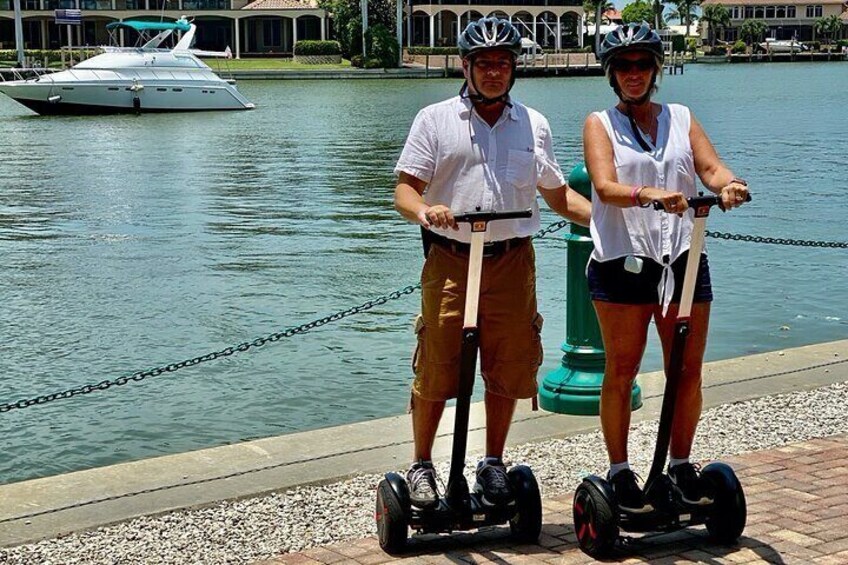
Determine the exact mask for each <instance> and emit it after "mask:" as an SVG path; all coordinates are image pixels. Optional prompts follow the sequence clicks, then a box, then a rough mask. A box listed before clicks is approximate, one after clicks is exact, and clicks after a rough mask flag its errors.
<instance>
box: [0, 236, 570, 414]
mask: <svg viewBox="0 0 848 565" xmlns="http://www.w3.org/2000/svg"><path fill="white" fill-rule="evenodd" d="M568 224H569V222H568V221H567V220H560V221H558V222H554V223H553V224H551V225H549V226H548V227H546V228H543V229H541V230H539V231H538V232H537V233H536V234H535V235H534V236H533V239H538V238H541V237H545V236H546V235H549V234H552V233H554V232H556V231H559V230H561V229H562V228H564V227H565V226H567V225H568ZM420 288H421V283H418V284H414V285H409V286H405V287H403V288H401V289H398V290H395V291H392V292H390V293H388V294H386V295H383V296H380V297H379V298H374V299H372V300H368V301H367V302H363V303H362V304H360V305H359V306H354V307H353V308H348V309H347V310H341V311H339V312H336V313H335V314H330V315H329V316H324V317H323V318H318V319H317V320H314V321H312V322H309V323H306V324H303V325H300V326H295V327H291V328H288V329H286V330H283V331H281V332H276V333H272V334H271V335H269V336H266V337H260V338H257V339H254V340H253V341H246V342H244V343H240V344H238V345H235V346H231V347H227V348H224V349H222V350H220V351H214V352H212V353H207V354H206V355H201V356H199V357H194V358H192V359H186V360H185V361H180V362H179V363H170V364H168V365H163V366H161V367H156V368H155V369H147V370H146V371H137V372H135V373H133V374H132V375H126V376H123V377H118V378H117V379H114V380H111V381H110V380H105V381H100V382H99V383H97V384H87V385H83V386H79V387H75V388H71V389H68V390H65V391H62V392H54V393H51V394H45V395H42V396H37V397H35V398H27V399H22V400H18V401H17V402H9V403H5V404H0V414H2V413H3V412H9V411H10V410H15V409H21V408H29V407H30V406H36V405H39V404H46V403H48V402H52V401H53V400H61V399H64V398H72V397H74V396H78V395H80V394H90V393H92V392H95V391H98V390H106V389H108V388H111V387H113V386H123V385H125V384H128V383H129V382H130V381H134V382H141V381H143V380H144V379H146V378H148V377H158V376H159V375H162V374H164V373H173V372H174V371H178V370H180V369H183V368H185V367H193V366H194V365H198V364H200V363H205V362H207V361H214V360H215V359H220V358H221V357H229V356H230V355H234V354H235V353H243V352H245V351H247V350H248V349H250V348H253V347H262V346H263V345H265V344H267V343H273V342H275V341H280V340H281V339H284V338H287V337H292V336H294V335H298V334H303V333H306V332H308V331H309V330H313V329H315V328H320V327H321V326H324V325H327V324H329V323H332V322H338V321H339V320H341V319H344V318H347V317H348V316H353V315H354V314H359V313H361V312H364V311H366V310H370V309H371V308H373V307H375V306H381V305H383V304H386V303H387V302H389V301H390V300H397V299H399V298H401V297H403V296H406V295H409V294H412V293H413V292H416V291H417V290H419V289H420Z"/></svg>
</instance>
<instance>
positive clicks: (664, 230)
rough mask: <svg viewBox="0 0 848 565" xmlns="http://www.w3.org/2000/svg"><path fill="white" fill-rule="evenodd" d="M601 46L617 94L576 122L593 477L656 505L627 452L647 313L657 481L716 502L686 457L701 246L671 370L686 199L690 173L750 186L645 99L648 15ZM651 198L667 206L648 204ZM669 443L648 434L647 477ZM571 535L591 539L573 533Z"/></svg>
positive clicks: (695, 126)
mask: <svg viewBox="0 0 848 565" xmlns="http://www.w3.org/2000/svg"><path fill="white" fill-rule="evenodd" d="M599 56H600V59H601V63H602V65H603V68H604V71H605V73H606V75H607V77H608V79H609V83H610V86H611V87H612V88H613V90H614V91H615V93H616V95H617V97H618V99H619V100H618V103H617V104H616V105H615V106H614V107H612V108H610V109H608V110H605V111H603V112H595V113H593V114H591V115H590V116H589V117H588V118H587V120H586V123H585V127H584V132H583V146H584V154H585V159H586V166H587V169H588V171H589V174H590V177H591V179H592V191H593V198H592V221H591V225H590V231H591V234H592V239H593V242H594V251H593V253H592V257H591V259H590V262H589V265H588V268H587V275H588V280H589V291H590V295H591V297H592V301H593V304H594V306H595V311H596V312H597V314H598V321H599V323H600V328H601V333H602V337H603V341H604V349H605V353H606V367H605V372H604V382H603V388H602V392H601V410H600V412H601V414H600V415H601V425H602V429H603V434H604V440H605V442H606V447H607V451H608V455H609V459H610V469H609V472H608V474H607V480H606V481H603V480H600V479H599V481H600V483H603V485H602V487H603V488H608V491H609V493H608V494H609V496H610V497H611V498H612V500H613V501H614V507H615V508H617V509H618V510H620V511H622V512H623V513H625V515H626V516H627V520H629V521H630V522H631V524H632V523H634V522H635V521H638V515H640V514H650V513H652V512H654V511H655V510H657V511H659V510H661V509H656V508H655V506H656V505H657V504H660V505H661V504H662V500H661V499H662V498H663V497H662V496H660V497H659V498H658V499H657V501H654V500H652V499H651V498H652V497H651V496H648V497H646V493H645V492H643V490H642V489H641V488H640V487H639V483H638V481H637V475H636V474H635V473H634V472H633V471H632V470H631V469H630V464H629V462H628V454H627V437H628V431H629V426H630V409H631V408H630V397H631V390H632V385H633V380H634V379H635V377H636V374H637V373H638V371H639V366H640V363H641V359H642V355H643V354H644V351H645V345H646V341H647V332H648V327H649V323H650V321H651V320H652V319H653V320H654V321H655V322H656V326H657V330H658V332H659V337H660V340H661V342H662V348H663V354H664V361H665V367H666V375H667V381H673V385H674V388H673V391H672V398H667V399H665V400H668V401H669V402H670V403H671V409H670V410H671V412H670V414H668V419H669V422H668V423H667V425H668V428H669V434H670V438H669V440H668V442H669V443H670V455H671V460H670V463H669V468H668V474H667V478H668V482H667V486H668V487H669V489H671V490H672V491H673V495H674V498H675V499H676V500H677V501H679V502H680V503H681V504H682V505H684V506H687V507H698V506H704V507H706V506H709V505H711V504H713V502H714V498H715V496H714V493H713V490H714V489H713V487H714V485H713V483H711V482H709V481H705V480H703V478H702V476H701V474H700V472H699V467H698V466H697V464H695V463H693V462H690V461H689V455H690V451H691V448H692V443H693V440H694V437H695V429H696V427H697V424H698V419H699V418H700V414H701V406H702V397H701V367H702V364H703V355H704V350H705V347H706V338H707V328H708V321H709V312H710V302H711V300H712V289H711V284H710V275H709V264H708V262H707V257H706V255H705V254H703V255H701V254H700V251H701V250H700V249H698V250H697V251H696V252H697V253H698V256H696V257H693V259H692V261H693V264H694V271H693V273H692V275H693V276H697V278H696V279H693V280H692V281H691V283H692V284H693V286H692V291H693V296H692V299H693V304H692V306H691V313H687V316H686V322H687V332H688V338H687V340H686V344H685V345H686V346H685V350H683V351H681V352H679V353H680V355H681V358H680V367H679V370H673V368H672V366H671V365H672V357H673V349H674V347H673V343H674V341H675V333H676V329H675V328H676V323H677V322H678V317H679V316H678V309H679V306H680V302H681V290H682V287H683V285H682V284H681V281H682V279H683V277H684V270H685V267H686V263H687V259H688V256H689V251H690V242H691V241H692V238H693V230H694V229H695V228H694V226H695V222H694V221H693V215H692V214H691V213H689V212H687V210H688V209H689V204H688V203H687V198H692V197H695V196H697V192H696V187H695V179H696V177H697V178H700V180H701V182H702V183H703V185H704V186H706V187H707V188H708V189H709V190H710V191H712V192H714V193H715V194H717V195H718V200H717V201H718V202H719V203H720V205H721V206H722V208H723V209H724V210H730V209H732V208H734V207H737V206H740V205H741V204H743V203H744V202H745V201H746V200H747V199H748V189H747V183H745V182H744V181H742V180H740V179H738V178H737V177H736V176H735V175H734V174H733V173H732V172H731V171H730V169H728V168H727V166H726V165H725V164H724V163H723V162H722V161H721V160H720V159H719V157H718V155H717V154H716V151H715V149H714V148H713V146H712V143H711V142H710V140H709V138H708V137H707V135H706V133H705V132H704V130H703V129H702V127H701V125H700V124H699V123H698V121H697V120H695V118H694V116H693V115H692V113H691V112H690V110H689V109H688V108H687V107H685V106H681V105H678V104H657V103H654V102H652V101H651V96H652V95H653V94H654V92H656V89H657V87H656V82H657V78H658V77H659V76H660V75H661V73H662V64H663V45H662V41H661V40H660V38H659V36H658V35H657V33H656V32H655V31H653V30H651V28H650V27H649V26H648V24H646V23H641V24H635V23H633V24H628V25H626V26H619V27H617V28H616V29H614V30H613V31H611V32H609V33H608V34H607V35H606V37H605V38H604V41H603V43H602V44H601V48H600V52H599ZM652 202H654V203H659V206H660V207H662V208H664V210H665V211H666V212H669V213H662V212H657V211H655V210H654V209H653V208H651V207H650V205H651V203H652ZM667 392H668V389H667ZM668 449H669V445H668V443H667V444H666V445H665V447H662V446H661V445H659V443H658V448H657V456H661V458H662V460H661V461H660V462H659V469H658V470H657V469H654V468H655V467H657V465H656V461H655V465H654V468H652V475H655V476H650V477H649V481H648V482H649V483H654V482H658V481H657V479H658V478H659V475H661V474H662V470H663V469H662V468H663V467H664V464H665V457H666V451H667V450H668ZM660 451H662V453H660ZM653 471H656V472H653ZM664 476H665V475H664ZM734 479H735V477H734ZM600 483H598V484H600ZM589 486H591V485H589ZM589 486H587V485H586V484H585V483H584V485H581V488H583V487H586V488H584V490H583V491H582V495H583V498H584V500H582V501H577V500H575V520H576V521H577V520H582V521H583V522H585V521H586V520H587V519H588V518H587V514H586V513H585V512H584V510H585V503H586V497H587V496H588V495H589V494H591V493H592V491H591V489H590V488H589ZM578 494H581V492H580V491H578ZM649 494H650V493H649ZM578 502H580V503H578ZM743 507H744V502H743ZM662 510H668V509H667V508H665V509H662ZM613 513H614V514H615V512H613ZM653 518H656V512H654V515H653ZM743 520H744V519H743ZM590 521H591V520H590ZM642 522H643V526H644V528H643V530H644V529H651V528H653V527H654V526H659V525H661V523H662V520H659V521H657V520H654V519H650V520H649V519H647V517H646V519H645V520H643V521H642ZM637 529H638V528H637ZM660 529H662V528H660ZM740 533H741V530H740ZM737 535H738V534H737ZM581 545H582V546H583V547H584V549H587V547H589V548H590V549H591V546H592V544H590V543H589V542H588V541H587V543H586V544H583V541H582V540H581ZM606 549H609V548H608V547H607V548H606Z"/></svg>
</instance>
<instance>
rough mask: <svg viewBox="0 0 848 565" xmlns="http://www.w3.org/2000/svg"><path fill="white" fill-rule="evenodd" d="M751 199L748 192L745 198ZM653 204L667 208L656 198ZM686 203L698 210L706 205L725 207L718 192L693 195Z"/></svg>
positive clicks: (656, 208) (746, 199)
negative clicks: (707, 194) (706, 194)
mask: <svg viewBox="0 0 848 565" xmlns="http://www.w3.org/2000/svg"><path fill="white" fill-rule="evenodd" d="M750 201H751V195H750V194H747V195H746V198H745V202H750ZM652 204H653V206H654V210H664V209H665V206H663V203H662V202H660V201H659V200H654V201H653V202H652ZM686 204H688V205H689V207H690V208H692V209H694V210H698V209H700V208H703V207H704V206H706V207H707V208H711V207H712V206H718V207H719V208H722V209H724V207H723V206H722V204H721V196H718V195H716V194H710V195H709V196H704V195H703V194H701V195H700V196H693V197H692V198H687V199H686Z"/></svg>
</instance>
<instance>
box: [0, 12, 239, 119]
mask: <svg viewBox="0 0 848 565" xmlns="http://www.w3.org/2000/svg"><path fill="white" fill-rule="evenodd" d="M106 27H107V29H109V31H110V32H112V36H113V42H114V38H115V36H116V33H117V32H118V31H119V30H120V29H121V28H125V29H131V30H134V31H135V32H137V33H138V34H139V37H141V38H142V40H141V41H143V43H142V42H141V41H140V46H139V47H129V48H126V47H103V48H102V49H103V53H101V54H99V55H96V56H94V57H92V58H90V59H87V60H85V61H83V62H81V63H79V64H78V65H75V66H74V67H72V68H70V69H68V70H65V71H60V72H57V73H43V74H41V73H37V72H36V73H33V75H34V76H32V77H30V78H26V79H21V80H9V81H4V82H0V92H2V93H3V94H6V95H7V96H10V97H11V98H13V99H14V100H16V101H17V102H19V103H21V104H23V105H24V106H26V107H27V108H29V109H31V110H33V111H34V112H37V113H39V114H44V115H49V114H108V113H125V112H136V113H138V112H183V111H200V110H249V109H252V108H253V107H254V105H253V104H252V103H250V102H248V101H247V99H246V98H245V97H244V96H242V95H241V94H240V93H239V91H238V90H237V89H236V87H235V86H234V85H233V84H231V83H230V82H228V81H226V80H223V79H222V78H220V77H219V76H218V75H217V74H215V72H214V71H212V69H211V68H209V66H207V65H206V64H205V63H204V62H203V61H201V60H200V59H199V58H198V55H200V56H219V57H220V56H227V55H228V53H226V52H225V53H219V52H210V51H200V50H196V49H191V44H192V42H193V41H194V34H195V31H196V29H197V27H196V26H195V25H194V24H193V23H191V22H189V21H187V20H186V19H185V18H183V19H180V20H177V21H176V22H146V21H125V22H112V23H110V24H108V25H107V26H106ZM154 32H155V33H156V35H155V36H153V37H152V38H151V37H150V35H151V34H152V33H154ZM174 32H180V33H182V37H181V38H180V39H179V41H178V42H177V43H176V45H175V46H174V48H173V49H168V48H162V47H160V46H161V45H162V43H163V42H164V41H165V40H166V39H167V38H168V37H170V36H171V34H173V33H174Z"/></svg>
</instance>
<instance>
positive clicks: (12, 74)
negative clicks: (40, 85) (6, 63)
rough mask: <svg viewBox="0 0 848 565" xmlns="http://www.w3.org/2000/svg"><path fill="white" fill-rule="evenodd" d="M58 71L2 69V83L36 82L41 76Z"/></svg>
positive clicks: (0, 80) (0, 79)
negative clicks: (14, 81) (13, 81)
mask: <svg viewBox="0 0 848 565" xmlns="http://www.w3.org/2000/svg"><path fill="white" fill-rule="evenodd" d="M57 71H58V69H45V68H38V67H31V68H25V69H24V68H8V69H3V68H0V82H8V81H12V80H35V79H37V78H39V77H41V76H44V75H47V74H50V73H55V72H57Z"/></svg>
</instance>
